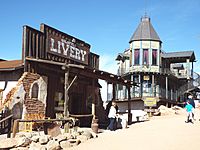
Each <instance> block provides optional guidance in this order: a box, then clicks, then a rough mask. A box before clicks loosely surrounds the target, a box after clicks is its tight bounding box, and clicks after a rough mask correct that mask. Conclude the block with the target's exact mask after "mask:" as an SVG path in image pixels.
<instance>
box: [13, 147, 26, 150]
mask: <svg viewBox="0 0 200 150" xmlns="http://www.w3.org/2000/svg"><path fill="white" fill-rule="evenodd" d="M10 150H28V147H17V148H12V149H10Z"/></svg>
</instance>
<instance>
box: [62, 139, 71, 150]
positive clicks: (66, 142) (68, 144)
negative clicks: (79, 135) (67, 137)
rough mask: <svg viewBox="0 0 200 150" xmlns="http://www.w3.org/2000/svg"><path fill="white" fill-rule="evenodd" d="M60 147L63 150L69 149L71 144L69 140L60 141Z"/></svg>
mask: <svg viewBox="0 0 200 150" xmlns="http://www.w3.org/2000/svg"><path fill="white" fill-rule="evenodd" d="M60 147H61V148H62V149H63V150H66V149H69V148H70V147H72V146H71V144H70V142H69V141H62V142H60Z"/></svg>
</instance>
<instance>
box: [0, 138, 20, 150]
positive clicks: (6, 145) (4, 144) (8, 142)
mask: <svg viewBox="0 0 200 150" xmlns="http://www.w3.org/2000/svg"><path fill="white" fill-rule="evenodd" d="M0 143H1V144H0V149H11V148H14V147H15V146H16V145H17V144H18V143H17V139H15V138H6V139H2V140H0Z"/></svg>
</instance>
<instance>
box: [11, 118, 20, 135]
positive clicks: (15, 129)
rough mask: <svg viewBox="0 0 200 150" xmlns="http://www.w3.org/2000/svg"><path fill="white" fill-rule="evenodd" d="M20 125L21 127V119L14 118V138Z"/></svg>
mask: <svg viewBox="0 0 200 150" xmlns="http://www.w3.org/2000/svg"><path fill="white" fill-rule="evenodd" d="M18 127H19V121H18V120H14V125H13V134H12V138H14V137H15V135H16V133H17V132H18Z"/></svg>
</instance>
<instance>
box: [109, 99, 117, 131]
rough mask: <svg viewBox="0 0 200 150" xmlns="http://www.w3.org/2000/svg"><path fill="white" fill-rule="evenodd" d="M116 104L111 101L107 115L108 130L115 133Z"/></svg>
mask: <svg viewBox="0 0 200 150" xmlns="http://www.w3.org/2000/svg"><path fill="white" fill-rule="evenodd" d="M116 108H117V104H116V102H115V101H112V105H111V107H110V110H109V113H108V118H109V125H108V129H109V130H111V131H115V129H116V126H115V124H116V117H117V109H116Z"/></svg>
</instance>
